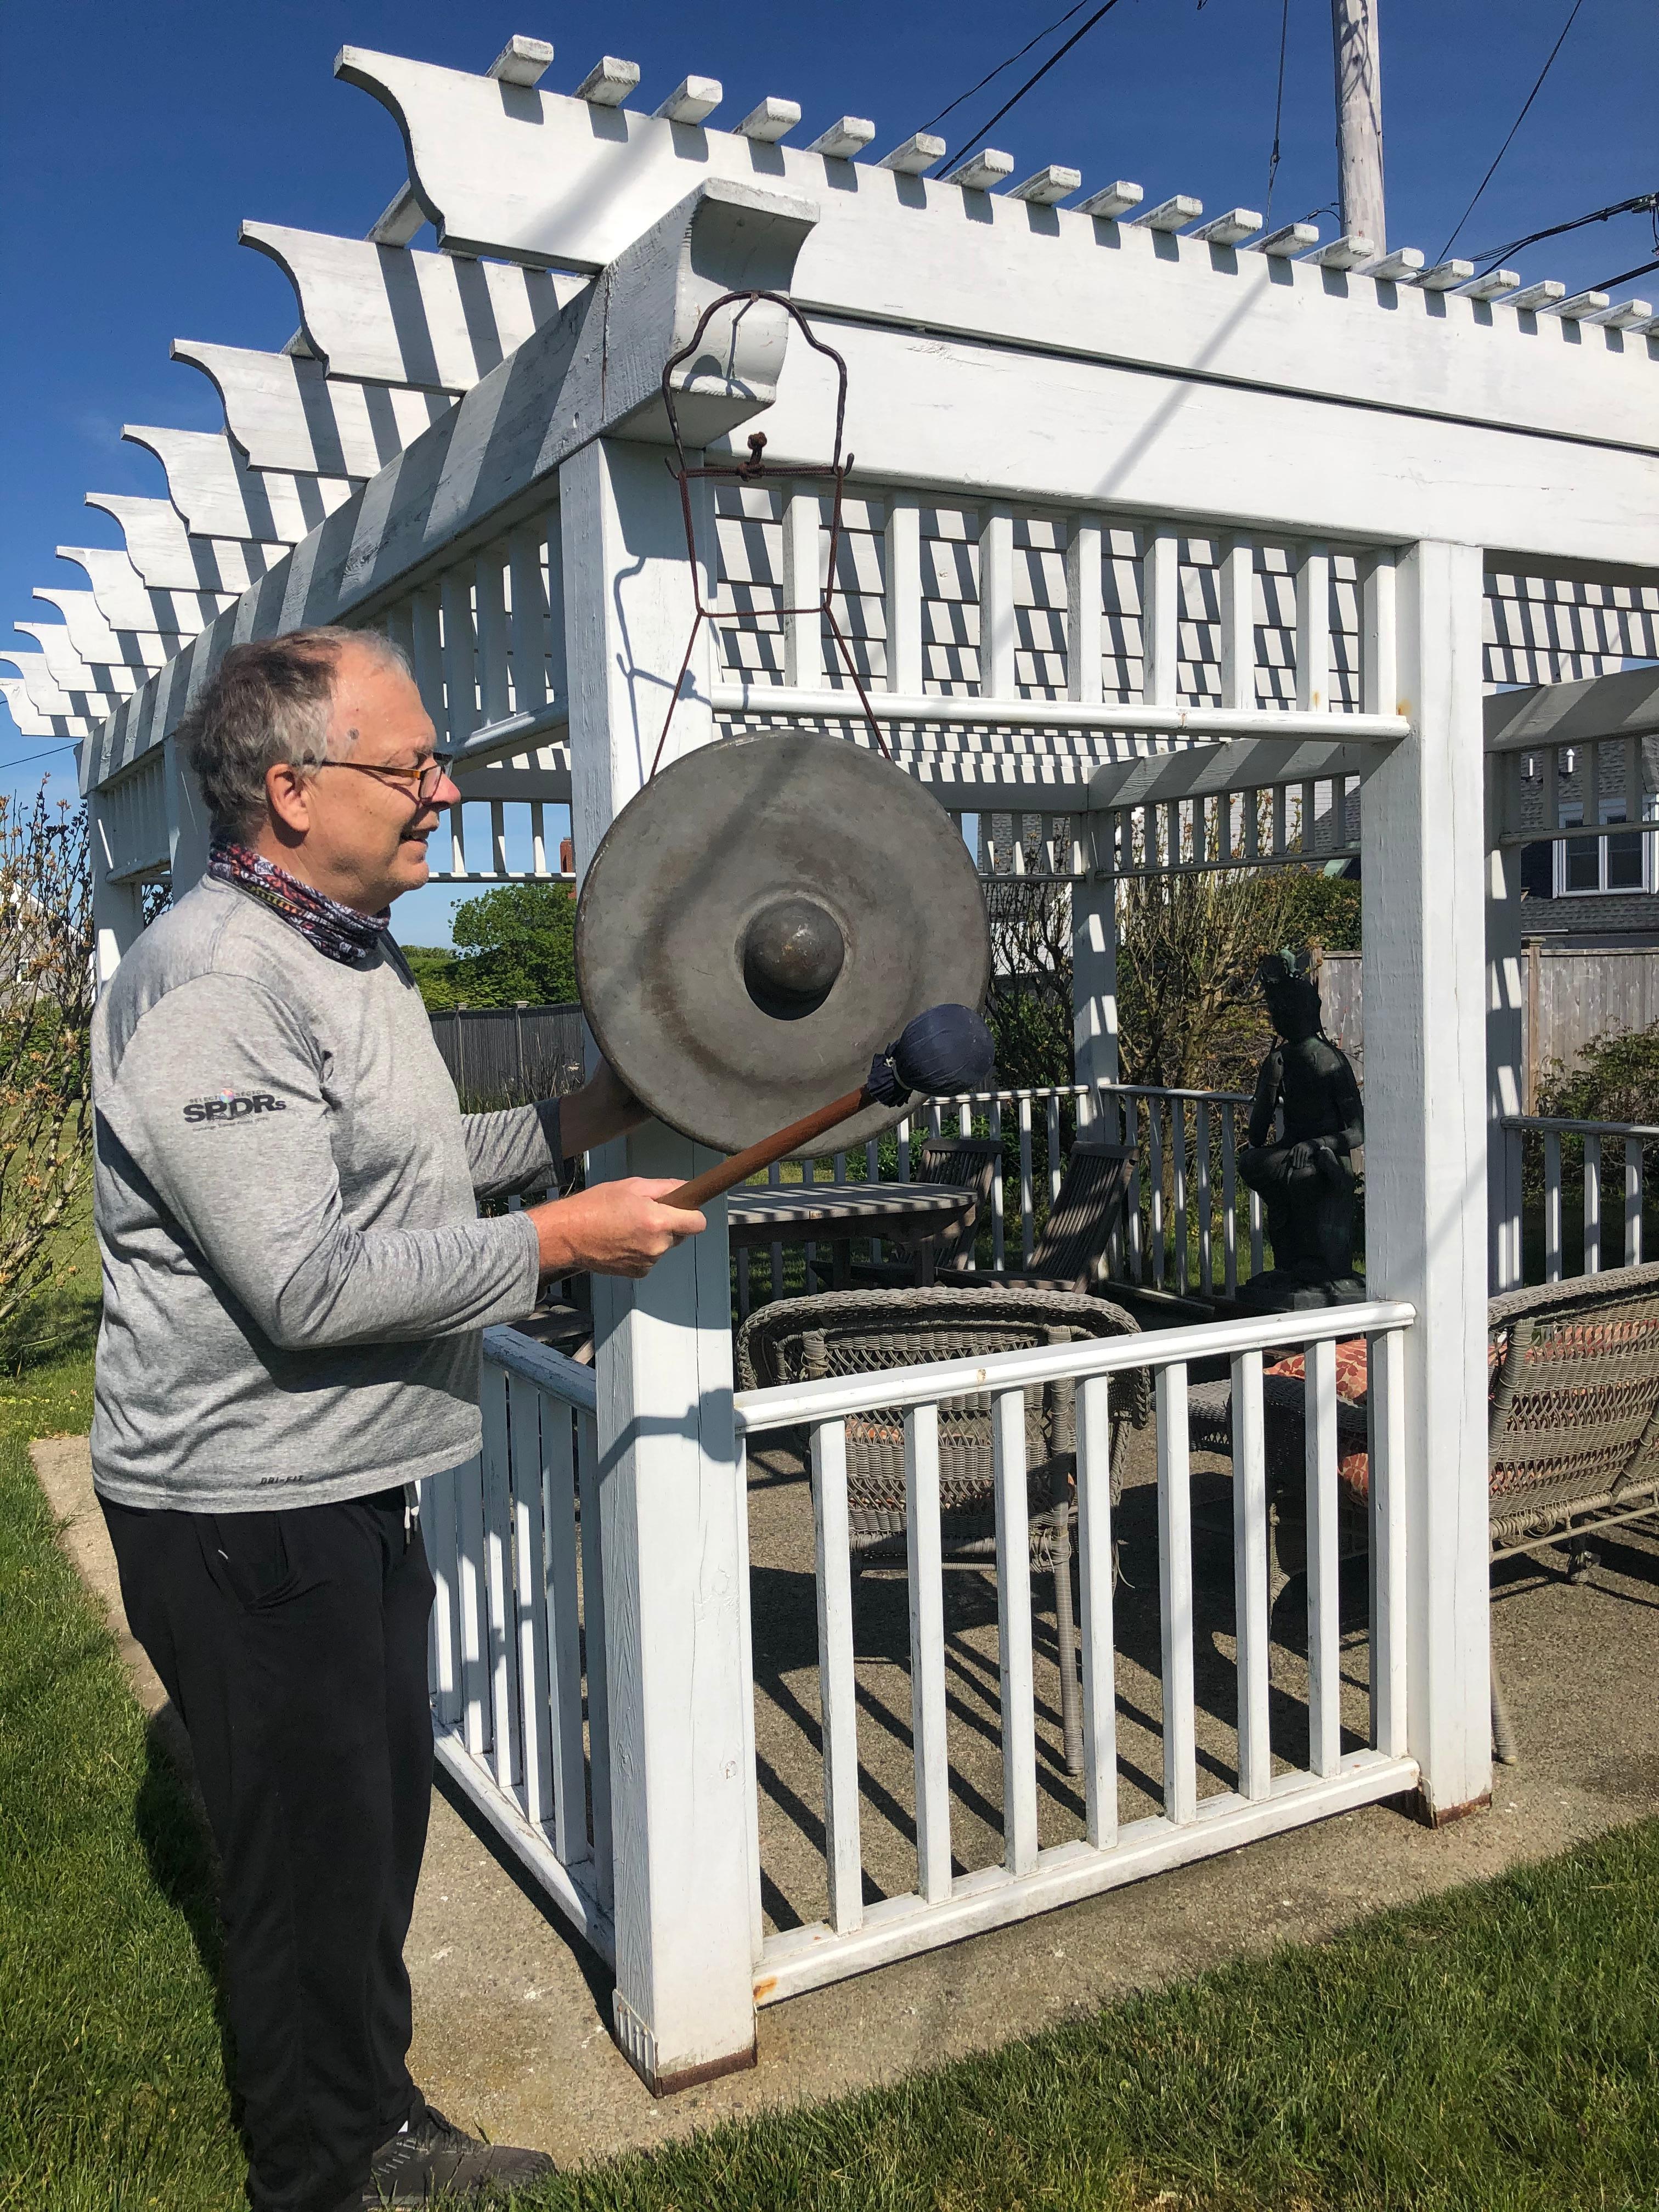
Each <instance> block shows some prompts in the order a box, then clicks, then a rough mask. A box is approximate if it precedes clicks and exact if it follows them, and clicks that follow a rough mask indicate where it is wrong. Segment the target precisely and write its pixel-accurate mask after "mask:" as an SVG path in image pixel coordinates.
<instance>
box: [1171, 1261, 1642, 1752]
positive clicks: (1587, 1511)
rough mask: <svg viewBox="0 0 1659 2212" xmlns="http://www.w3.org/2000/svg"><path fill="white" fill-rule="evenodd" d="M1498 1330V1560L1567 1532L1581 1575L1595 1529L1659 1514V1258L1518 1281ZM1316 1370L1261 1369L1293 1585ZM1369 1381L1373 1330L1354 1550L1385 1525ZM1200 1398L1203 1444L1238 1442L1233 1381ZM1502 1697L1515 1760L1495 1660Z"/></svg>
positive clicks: (1345, 1426) (1341, 1463) (1344, 1420)
mask: <svg viewBox="0 0 1659 2212" xmlns="http://www.w3.org/2000/svg"><path fill="white" fill-rule="evenodd" d="M1486 1341H1487V1353H1486V1358H1487V1374H1488V1376H1489V1378H1490V1379H1489V1389H1488V1399H1487V1408H1488V1410H1487V1437H1486V1464H1487V1481H1488V1497H1489V1500H1490V1506H1489V1512H1490V1520H1489V1528H1490V1531H1491V1547H1492V1560H1493V1562H1494V1563H1495V1562H1497V1561H1498V1560H1499V1559H1513V1558H1515V1557H1516V1556H1517V1554H1519V1553H1525V1552H1540V1551H1544V1550H1547V1549H1548V1548H1549V1547H1552V1546H1554V1545H1560V1544H1565V1545H1566V1546H1568V1547H1569V1552H1570V1557H1571V1560H1572V1571H1573V1573H1574V1575H1575V1578H1577V1575H1578V1573H1579V1572H1580V1559H1581V1557H1582V1553H1583V1544H1584V1540H1585V1538H1586V1537H1587V1536H1588V1535H1589V1534H1593V1533H1594V1532H1595V1530H1596V1529H1598V1528H1614V1527H1617V1526H1618V1525H1619V1524H1620V1522H1627V1521H1642V1520H1647V1519H1650V1518H1659V1266H1649V1267H1618V1268H1613V1269H1611V1270H1609V1271H1608V1272H1607V1273H1605V1274H1598V1275H1581V1276H1578V1277H1577V1278H1576V1279H1574V1280H1573V1281H1571V1282H1567V1283H1554V1284H1551V1285H1547V1287H1545V1288H1542V1289H1534V1290H1522V1291H1505V1292H1504V1294H1503V1295H1502V1296H1501V1297H1495V1298H1493V1299H1492V1301H1491V1303H1490V1304H1489V1305H1488V1306H1487V1309H1486ZM1303 1374H1304V1367H1303V1361H1302V1358H1301V1356H1300V1355H1299V1354H1298V1355H1297V1357H1295V1358H1291V1359H1284V1360H1280V1361H1279V1362H1278V1363H1277V1364H1275V1366H1273V1368H1271V1369H1270V1370H1268V1371H1267V1374H1266V1375H1264V1376H1263V1377H1262V1413H1263V1427H1264V1441H1265V1445H1266V1452H1267V1481H1268V1486H1269V1496H1270V1498H1271V1500H1272V1510H1273V1517H1274V1523H1275V1541H1274V1547H1273V1548H1274V1556H1275V1561H1276V1564H1277V1565H1278V1567H1279V1571H1280V1577H1279V1587H1282V1586H1283V1582H1284V1581H1285V1580H1288V1579H1289V1578H1290V1577H1291V1576H1292V1575H1295V1574H1299V1573H1302V1572H1303V1571H1305V1565H1306V1553H1307V1545H1306V1532H1305V1512H1306V1506H1305V1498H1304V1490H1303V1485H1304V1457H1303V1452H1304V1445H1303V1433H1304V1431H1303V1405H1304V1401H1303ZM1365 1385H1366V1376H1365V1364H1364V1345H1363V1343H1362V1342H1355V1343H1354V1344H1352V1345H1351V1346H1350V1345H1344V1346H1340V1347H1339V1358H1338V1370H1337V1460H1338V1467H1337V1474H1338V1484H1339V1510H1338V1516H1337V1528H1338V1541H1339V1548H1340V1551H1341V1553H1342V1554H1343V1556H1345V1557H1348V1558H1352V1557H1353V1556H1355V1555H1357V1554H1358V1553H1363V1552H1364V1549H1365V1548H1366V1545H1367V1542H1368V1541H1369V1535H1370V1521H1369V1516H1368V1510H1367V1500H1368V1498H1369V1493H1370V1462H1369V1458H1368V1455H1367V1441H1368V1440H1367V1425H1366V1401H1365ZM1188 1409H1189V1414H1190V1420H1191V1433H1192V1440H1193V1442H1194V1444H1195V1445H1198V1446H1200V1448H1201V1449H1206V1450H1209V1451H1217V1452H1230V1451H1231V1445H1232V1403H1231V1385H1230V1384H1228V1383H1207V1384H1202V1385H1200V1386H1199V1387H1198V1388H1197V1389H1194V1390H1193V1391H1192V1392H1191V1394H1190V1395H1189V1399H1188ZM1276 1594H1277V1593H1276V1591H1275V1595H1276ZM1492 1740H1493V1743H1494V1746H1495V1747H1496V1749H1497V1753H1498V1758H1499V1759H1502V1760H1503V1761H1504V1763H1505V1764H1508V1763H1510V1761H1512V1760H1513V1759H1514V1758H1515V1756H1516V1748H1515V1732H1514V1729H1513V1728H1512V1726H1511V1725H1510V1717H1509V1711H1508V1708H1507V1705H1506V1704H1505V1701H1504V1692H1503V1686H1502V1683H1501V1682H1500V1680H1499V1679H1498V1670H1497V1668H1496V1667H1494V1668H1493V1669H1492Z"/></svg>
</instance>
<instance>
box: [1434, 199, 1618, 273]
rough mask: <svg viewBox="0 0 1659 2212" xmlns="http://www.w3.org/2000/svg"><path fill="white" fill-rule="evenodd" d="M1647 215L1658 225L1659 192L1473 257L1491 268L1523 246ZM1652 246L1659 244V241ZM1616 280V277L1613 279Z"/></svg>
mask: <svg viewBox="0 0 1659 2212" xmlns="http://www.w3.org/2000/svg"><path fill="white" fill-rule="evenodd" d="M1644 213H1645V214H1649V215H1651V216H1654V218H1655V220H1656V222H1659V191H1651V192H1638V193H1637V194H1636V195H1635V196H1634V197H1633V198H1631V199H1627V200H1615V201H1614V202H1613V205H1612V206H1611V207H1601V208H1592V209H1591V210H1590V211H1589V214H1588V215H1576V216H1573V217H1572V219H1571V222H1553V223H1551V224H1550V225H1549V227H1548V228H1547V229H1546V230H1531V231H1528V233H1527V235H1526V236H1525V237H1524V238H1512V239H1510V241H1509V243H1508V244H1507V245H1506V246H1483V247H1482V248H1481V250H1480V252H1479V253H1478V254H1476V256H1475V257H1474V258H1475V259H1476V260H1477V261H1487V262H1490V263H1491V264H1492V266H1493V267H1494V268H1496V266H1497V265H1498V263H1499V262H1500V261H1503V260H1504V259H1506V258H1507V257H1508V256H1509V255H1510V254H1511V253H1519V252H1520V251H1521V249H1522V246H1536V245H1537V244H1538V243H1539V241H1540V240H1541V239H1546V238H1559V237H1561V236H1562V235H1563V234H1564V233H1565V232H1566V231H1569V230H1583V228H1584V227H1585V225H1586V224H1587V223H1592V222H1609V221H1611V219H1612V218H1613V216H1616V215H1641V214H1644ZM1655 243H1656V245H1659V238H1656V240H1655ZM1618 281H1619V280H1618V279H1617V278H1616V277H1615V278H1614V279H1613V282H1614V283H1617V282H1618Z"/></svg>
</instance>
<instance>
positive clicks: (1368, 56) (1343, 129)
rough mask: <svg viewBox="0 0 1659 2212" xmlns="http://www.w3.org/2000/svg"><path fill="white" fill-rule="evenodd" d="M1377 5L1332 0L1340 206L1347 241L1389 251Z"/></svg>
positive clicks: (1374, 1) (1362, 0)
mask: <svg viewBox="0 0 1659 2212" xmlns="http://www.w3.org/2000/svg"><path fill="white" fill-rule="evenodd" d="M1377 4H1378V0H1331V41H1332V47H1333V51H1334V57H1335V61H1336V152H1337V175H1338V193H1337V201H1338V205H1339V207H1340V210H1341V218H1342V229H1343V234H1344V235H1345V236H1349V235H1352V234H1354V233H1356V232H1358V234H1359V235H1360V236H1362V237H1364V238H1369V239H1370V241H1371V243H1372V244H1373V245H1374V246H1376V250H1377V252H1379V253H1383V252H1387V250H1388V243H1389V241H1388V239H1387V237H1386V236H1385V234H1384V216H1383V59H1382V54H1381V51H1380V49H1379V46H1378V43H1377V36H1376V9H1377Z"/></svg>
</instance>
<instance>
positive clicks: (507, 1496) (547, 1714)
mask: <svg viewBox="0 0 1659 2212" xmlns="http://www.w3.org/2000/svg"><path fill="white" fill-rule="evenodd" d="M482 1404H483V1451H482V1453H481V1454H480V1455H479V1456H478V1457H477V1459H474V1460H471V1461H470V1462H468V1463H467V1464H466V1465H465V1467H463V1468H459V1469H458V1470H457V1471H456V1472H455V1473H454V1474H449V1475H440V1476H434V1477H431V1478H430V1479H428V1480H427V1481H425V1482H424V1483H422V1486H421V1488H422V1498H421V1522H422V1529H423V1531H424V1534H425V1539H426V1547H427V1554H428V1559H429V1561H430V1564H431V1567H432V1572H433V1577H434V1578H435V1582H436V1583H437V1597H436V1600H435V1603H434V1606H433V1609H432V1634H431V1648H430V1662H431V1686H432V1702H433V1723H434V1731H435V1737H436V1742H437V1753H438V1758H439V1759H440V1761H441V1764H442V1765H443V1766H444V1767H445V1768H446V1769H447V1771H448V1772H449V1773H450V1774H451V1775H452V1776H453V1778H455V1780H456V1781H457V1782H458V1783H459V1785H460V1787H461V1788H462V1789H463V1790H465V1792H466V1794H467V1796H468V1797H469V1798H471V1801H472V1802H473V1804H474V1805H475V1806H476V1807H477V1809H478V1810H479V1811H480V1812H481V1813H482V1814H483V1816H484V1818H485V1819H486V1820H489V1823H490V1825H491V1826H492V1827H494V1828H495V1831H496V1832H497V1833H498V1834H499V1835H500V1836H501V1838H503V1839H504V1840H505V1841H506V1843H507V1844H508V1845H509V1846H510V1848H511V1849H512V1850H513V1851H514V1852H515V1853H516V1854H517V1856H518V1857H519V1858H520V1859H521V1860H522V1861H523V1863H524V1864H525V1865H526V1867H527V1868H528V1869H529V1870H530V1872H531V1873H532V1875H534V1876H535V1877H536V1879H537V1881H538V1882H539V1883H540V1884H541V1886H542V1887H543V1888H544V1890H545V1891H546V1893H547V1894H548V1896H549V1897H550V1899H552V1901H553V1903H554V1904H555V1905H556V1906H557V1907H558V1909H559V1910H560V1911H561V1912H562V1913H563V1914H564V1915H565V1917H566V1918H567V1919H568V1920H570V1921H571V1922H573V1923H574V1925H575V1926H576V1928H577V1929H580V1932H581V1934H582V1935H584V1936H586V1938H587V1940H588V1942H591V1943H592V1945H593V1946H594V1948H596V1949H597V1950H598V1951H599V1952H600V1953H601V1954H603V1955H604V1956H605V1958H607V1959H613V1958H614V1950H615V1944H614V1937H613V1935H612V1928H611V1747H610V1733H609V1729H608V1726H607V1716H606V1701H605V1604H604V1593H603V1583H602V1578H601V1571H600V1564H599V1455H598V1445H597V1442H596V1432H595V1425H594V1386H593V1376H592V1370H589V1369H587V1368H586V1367H580V1366H578V1365H577V1364H576V1363H575V1362H574V1360H570V1359H567V1358H564V1356H563V1355H562V1353H561V1352H553V1351H550V1350H549V1349H548V1348H547V1347H546V1346H543V1345H539V1344H536V1343H533V1342H532V1340H531V1339H530V1338H528V1337H526V1336H520V1334H517V1332H516V1331H514V1330H513V1329H507V1328H491V1329H486V1330H485V1332H484V1361H483V1388H482Z"/></svg>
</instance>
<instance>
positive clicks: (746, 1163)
mask: <svg viewBox="0 0 1659 2212" xmlns="http://www.w3.org/2000/svg"><path fill="white" fill-rule="evenodd" d="M869 1103H870V1092H869V1090H868V1088H867V1086H866V1088H865V1089H862V1090H859V1091H845V1092H843V1094H842V1097H839V1098H832V1099H831V1100H830V1102H829V1104H828V1105H827V1106H820V1107H819V1108H818V1109H817V1111H816V1112H815V1113H811V1114H804V1115H802V1116H801V1118H800V1120H799V1121H792V1122H791V1123H790V1124H789V1127H787V1129H779V1130H777V1131H776V1132H775V1133H774V1134H773V1135H771V1136H769V1137H763V1138H762V1139H761V1140H760V1142H759V1144H757V1145H750V1146H749V1148H748V1150H747V1151H746V1152H733V1153H732V1157H731V1158H730V1159H729V1160H722V1161H721V1163H720V1165H719V1167H717V1168H708V1169H705V1170H704V1171H703V1173H702V1175H700V1176H692V1178H691V1180H690V1182H683V1183H682V1184H681V1185H680V1187H679V1188H678V1190H671V1191H670V1192H669V1194H668V1195H667V1197H666V1198H665V1199H664V1200H663V1204H664V1205H665V1206H679V1207H680V1208H681V1209H682V1210H683V1211H684V1212H687V1213H695V1212H696V1210H697V1208H698V1207H699V1206H701V1205H702V1203H703V1201H704V1200H705V1199H710V1198H718V1197H720V1194H721V1193H722V1192H723V1191H728V1190H732V1189H734V1188H736V1187H737V1185H738V1183H740V1182H748V1180H749V1178H750V1176H751V1175H756V1174H758V1172H759V1171H760V1170H761V1169H762V1168H769V1167H770V1166H771V1164H772V1163H773V1161H774V1160H781V1159H785V1158H787V1157H788V1155H789V1154H790V1153H791V1152H799V1149H800V1147H801V1146H803V1145H810V1144H811V1141H812V1139H814V1138H815V1137H821V1136H822V1135H823V1133H824V1131H825V1130H826V1129H833V1128H834V1127H835V1126H836V1122H837V1121H851V1120H852V1118H853V1116H854V1114H860V1113H862V1112H863V1110H864V1109H865V1108H866V1106H867V1105H868V1104H869Z"/></svg>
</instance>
